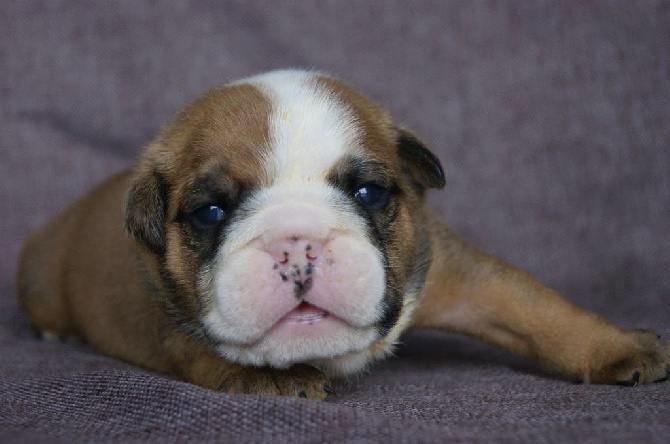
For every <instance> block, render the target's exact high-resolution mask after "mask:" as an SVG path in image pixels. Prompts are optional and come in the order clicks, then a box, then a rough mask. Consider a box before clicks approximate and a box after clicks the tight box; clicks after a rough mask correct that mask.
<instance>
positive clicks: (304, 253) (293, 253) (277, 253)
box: [267, 235, 323, 266]
mask: <svg viewBox="0 0 670 444" xmlns="http://www.w3.org/2000/svg"><path fill="white" fill-rule="evenodd" d="M322 250H323V243H322V242H321V241H315V240H312V239H308V238H305V237H300V236H297V235H296V236H291V237H288V238H285V239H280V240H276V241H274V242H272V243H271V244H270V245H268V246H267V252H268V253H270V255H271V256H272V257H273V258H274V260H275V261H276V263H277V264H278V265H280V266H291V265H294V264H296V265H298V266H303V265H304V264H306V263H312V264H314V263H315V262H316V261H317V260H318V259H319V257H320V256H321V253H322Z"/></svg>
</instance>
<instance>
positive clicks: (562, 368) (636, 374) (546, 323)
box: [413, 219, 670, 385]
mask: <svg viewBox="0 0 670 444" xmlns="http://www.w3.org/2000/svg"><path fill="white" fill-rule="evenodd" d="M430 227H431V230H432V233H431V237H432V240H433V262H432V265H431V268H430V271H429V273H428V279H427V288H426V293H425V295H424V298H423V300H422V301H421V304H420V306H419V308H418V309H417V312H416V314H415V318H414V323H413V326H415V327H424V328H438V329H444V330H448V331H452V332H458V333H464V334H467V335H470V336H474V337H476V338H478V339H481V340H483V341H485V342H488V343H491V344H494V345H498V346H501V347H503V348H505V349H507V350H508V351H510V352H512V353H514V354H516V355H519V356H521V357H524V358H527V359H530V360H532V361H535V362H537V363H539V364H540V365H542V366H543V367H545V368H546V369H548V370H550V371H554V372H558V373H560V374H562V375H564V376H566V377H567V378H570V379H572V380H574V381H583V382H585V383H588V382H593V383H605V384H614V383H617V384H624V385H636V384H638V383H647V382H653V381H661V380H664V379H667V377H668V372H670V344H668V343H667V342H663V341H661V340H660V337H659V336H657V335H656V334H655V333H653V332H650V331H644V330H622V329H620V328H618V327H616V326H614V325H612V324H610V323H608V322H606V321H604V320H603V319H601V318H599V317H598V316H596V315H594V314H592V313H588V312H586V311H584V310H582V309H579V308H577V307H575V306H573V305H572V304H570V303H569V302H567V301H566V300H565V299H563V298H562V297H561V296H559V295H558V294H557V293H555V292H554V291H552V290H550V289H548V288H546V287H544V286H542V285H541V284H540V283H539V282H537V281H536V280H535V279H533V278H532V277H531V276H529V275H527V274H526V273H524V272H522V271H520V270H517V269H515V268H513V267H511V266H509V265H507V264H505V263H503V262H502V261H499V260H497V259H494V258H491V257H489V256H486V255H485V254H483V253H481V252H479V251H478V250H476V249H475V248H473V247H472V246H470V245H468V244H466V243H465V242H463V241H462V240H460V239H459V238H458V237H457V236H456V235H455V234H454V233H453V232H452V231H451V230H450V229H449V228H447V227H446V226H444V224H442V223H441V222H438V221H437V220H436V219H433V220H432V223H431V225H430Z"/></svg>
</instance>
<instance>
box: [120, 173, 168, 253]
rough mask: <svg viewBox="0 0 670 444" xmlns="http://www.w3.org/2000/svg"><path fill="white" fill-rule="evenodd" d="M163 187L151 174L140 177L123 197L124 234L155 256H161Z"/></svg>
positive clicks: (164, 187) (164, 202)
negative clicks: (124, 201) (126, 233)
mask: <svg viewBox="0 0 670 444" xmlns="http://www.w3.org/2000/svg"><path fill="white" fill-rule="evenodd" d="M167 194H168V193H167V184H166V183H165V181H164V180H163V178H162V177H161V176H160V174H158V173H157V172H155V171H152V172H149V173H144V174H140V175H139V176H137V177H136V179H135V181H134V182H133V184H132V185H131V187H130V189H129V190H128V194H127V195H126V221H125V225H126V231H127V232H128V233H129V234H131V235H132V236H133V237H135V239H137V240H138V241H140V242H141V243H142V244H144V245H145V246H146V247H147V248H148V249H149V250H150V251H152V252H154V253H156V254H164V253H165V215H166V202H167Z"/></svg>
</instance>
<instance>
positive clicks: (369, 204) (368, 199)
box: [354, 183, 390, 211]
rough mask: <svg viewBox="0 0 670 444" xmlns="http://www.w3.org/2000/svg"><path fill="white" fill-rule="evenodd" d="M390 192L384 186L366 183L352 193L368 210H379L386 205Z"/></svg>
mask: <svg viewBox="0 0 670 444" xmlns="http://www.w3.org/2000/svg"><path fill="white" fill-rule="evenodd" d="M389 195H390V192H389V190H387V189H386V188H384V187H382V186H380V185H375V184H373V183H367V184H365V185H363V186H362V187H360V188H359V189H358V190H356V192H355V193H354V198H355V199H356V200H357V201H359V202H360V203H362V204H363V205H365V207H366V208H367V209H368V210H370V211H379V210H381V209H382V208H384V207H385V206H386V204H387V203H388V200H389Z"/></svg>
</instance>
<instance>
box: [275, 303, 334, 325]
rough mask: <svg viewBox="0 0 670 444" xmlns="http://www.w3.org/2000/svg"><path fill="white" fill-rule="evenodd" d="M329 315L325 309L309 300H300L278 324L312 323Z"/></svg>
mask: <svg viewBox="0 0 670 444" xmlns="http://www.w3.org/2000/svg"><path fill="white" fill-rule="evenodd" d="M328 316H330V313H328V312H327V311H326V310H324V309H322V308H319V307H317V306H315V305H312V304H310V303H309V302H301V303H300V304H299V305H298V306H297V307H295V308H294V309H293V310H291V311H289V312H288V313H287V314H285V315H284V317H282V318H281V319H280V320H279V321H278V324H281V323H284V324H309V325H311V324H314V323H315V322H319V321H322V320H324V319H326V318H327V317H328Z"/></svg>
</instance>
